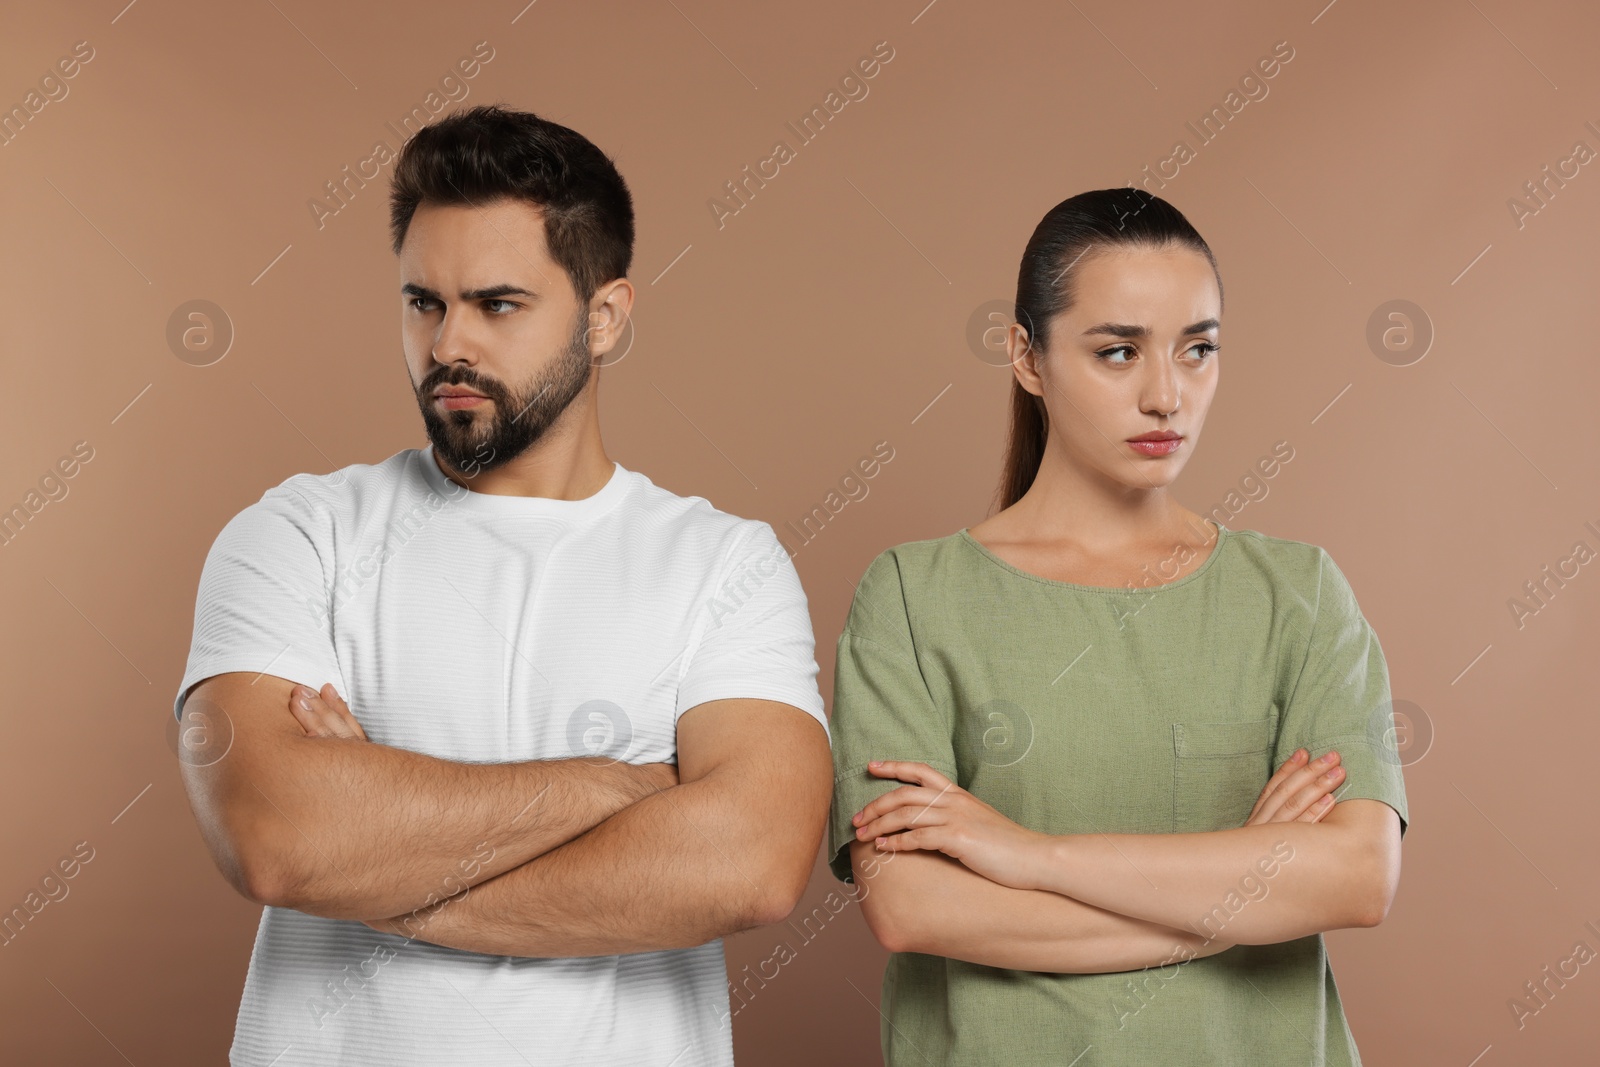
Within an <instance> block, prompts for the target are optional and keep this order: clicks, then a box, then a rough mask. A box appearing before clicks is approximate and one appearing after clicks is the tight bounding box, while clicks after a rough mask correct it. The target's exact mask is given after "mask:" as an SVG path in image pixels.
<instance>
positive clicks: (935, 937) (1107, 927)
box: [851, 842, 1232, 974]
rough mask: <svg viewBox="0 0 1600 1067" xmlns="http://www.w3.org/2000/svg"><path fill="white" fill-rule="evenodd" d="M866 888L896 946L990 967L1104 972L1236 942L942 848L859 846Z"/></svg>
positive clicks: (875, 921) (873, 915) (882, 934)
mask: <svg viewBox="0 0 1600 1067" xmlns="http://www.w3.org/2000/svg"><path fill="white" fill-rule="evenodd" d="M851 855H852V859H853V861H854V863H853V867H854V871H855V878H856V898H857V899H858V900H859V901H860V902H861V907H862V912H863V914H864V915H865V917H866V919H867V923H868V925H869V926H871V927H872V930H873V933H874V935H875V936H877V938H878V940H879V942H880V943H881V944H883V945H884V947H885V948H888V949H890V950H891V951H894V952H922V953H927V954H929V955H934V956H947V957H949V958H951V959H958V960H965V961H967V962H969V963H978V964H983V965H984V966H988V967H1004V968H1008V969H1012V970H1022V971H1046V972H1052V973H1058V974H1100V973H1105V972H1110V971H1131V970H1137V969H1139V968H1142V967H1153V966H1162V965H1165V964H1170V963H1174V962H1179V961H1182V960H1186V959H1191V958H1195V957H1199V956H1210V955H1215V954H1216V953H1218V952H1221V951H1223V950H1224V949H1227V948H1229V947H1231V946H1232V942H1230V941H1227V940H1225V939H1221V938H1218V939H1214V940H1210V941H1208V940H1207V939H1205V938H1203V937H1201V936H1199V935H1197V934H1195V933H1193V932H1191V931H1187V930H1175V929H1172V928H1170V927H1167V926H1163V925H1161V924H1159V923H1153V922H1148V921H1146V920H1143V919H1135V918H1131V917H1129V916H1126V915H1120V914H1118V913H1116V912H1113V911H1107V910H1105V909H1103V908H1098V907H1095V906H1093V905H1091V904H1085V903H1083V902H1082V901H1079V900H1074V899H1072V898H1071V897H1065V896H1062V895H1060V894H1058V893H1051V892H1046V891H1044V890H1034V889H1013V888H1011V887H1010V886H1003V885H1000V884H998V883H996V882H991V881H990V880H989V879H987V878H985V877H984V876H983V875H981V874H978V873H977V872H975V871H972V870H970V869H968V868H967V867H965V866H963V865H962V864H961V863H959V862H957V861H956V860H953V859H951V858H950V857H948V856H944V855H941V854H940V853H937V852H922V851H913V852H886V853H877V852H874V850H873V848H872V844H871V842H856V843H854V844H852V846H851Z"/></svg>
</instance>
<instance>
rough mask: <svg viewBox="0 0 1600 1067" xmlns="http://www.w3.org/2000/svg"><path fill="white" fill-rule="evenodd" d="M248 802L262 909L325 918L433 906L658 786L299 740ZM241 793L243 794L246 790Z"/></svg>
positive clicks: (616, 770) (605, 771) (601, 765)
mask: <svg viewBox="0 0 1600 1067" xmlns="http://www.w3.org/2000/svg"><path fill="white" fill-rule="evenodd" d="M256 782H259V783H260V784H259V785H256V784H251V785H249V787H248V789H249V790H252V791H253V792H254V793H255V794H256V796H255V798H254V802H250V798H249V797H248V796H241V798H240V799H241V800H242V801H245V802H246V804H245V808H246V810H247V811H250V812H251V813H252V816H253V820H252V821H253V823H254V826H253V836H254V838H255V840H256V841H257V842H258V845H259V846H260V847H259V848H258V857H259V858H258V859H257V860H256V863H255V872H254V875H253V878H252V881H254V882H255V883H256V884H257V885H259V886H261V891H260V896H261V897H262V898H263V899H264V900H265V902H267V903H273V904H277V905H279V906H283V907H291V908H295V909H298V910H300V911H304V912H307V913H309V914H313V915H323V916H328V917H330V918H351V919H363V918H374V917H378V916H387V915H395V914H398V913H401V912H408V911H411V910H413V909H415V908H418V907H423V906H426V905H427V904H430V903H432V902H434V901H436V900H438V899H441V898H444V897H448V896H450V895H451V894H453V893H456V892H458V891H460V890H461V889H463V888H465V887H467V886H470V885H475V884H477V883H480V882H482V881H483V880H485V879H488V878H493V877H494V876H496V875H499V874H501V873H503V872H504V871H506V870H509V869H511V868H513V867H515V866H516V865H518V864H520V863H524V862H526V861H527V860H528V859H530V858H532V857H534V856H538V855H541V854H542V853H544V852H546V851H548V850H549V849H551V848H554V847H556V846H557V845H560V844H562V843H563V842H566V841H569V840H571V839H572V838H573V837H575V836H577V835H578V834H581V833H583V832H584V831H585V830H588V829H589V828H590V827H592V826H595V825H596V824H597V823H599V822H600V821H601V820H603V819H604V818H606V817H607V816H609V815H611V814H613V813H615V812H617V811H619V810H621V809H622V808H624V807H626V806H627V805H628V804H631V803H633V802H634V801H635V800H637V799H639V798H640V797H641V796H644V795H646V794H647V793H649V792H652V791H654V788H655V787H654V786H653V785H652V784H651V783H650V782H649V780H648V779H647V778H646V777H644V776H643V775H642V774H641V772H640V769H639V768H636V767H632V766H630V765H627V764H613V763H612V762H611V761H609V760H603V759H566V760H535V761H526V762H518V763H456V762H453V761H449V760H442V759H437V758H434V757H432V756H426V755H422V754H420V753H416V752H410V751H407V750H405V749H399V748H392V747H389V746H386V745H379V744H373V743H371V742H367V741H357V740H346V739H342V738H314V737H307V738H293V739H287V740H286V741H285V742H284V747H283V748H282V749H281V750H279V751H278V752H276V753H275V760H274V762H273V764H272V766H271V769H270V770H266V769H263V771H262V772H261V773H259V774H258V775H257V776H256ZM240 788H241V790H243V789H244V788H245V787H240Z"/></svg>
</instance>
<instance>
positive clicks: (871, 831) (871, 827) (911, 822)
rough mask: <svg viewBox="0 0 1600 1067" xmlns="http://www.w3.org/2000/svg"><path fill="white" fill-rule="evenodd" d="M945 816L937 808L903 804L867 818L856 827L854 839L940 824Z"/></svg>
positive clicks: (942, 823)
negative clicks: (870, 818)
mask: <svg viewBox="0 0 1600 1067" xmlns="http://www.w3.org/2000/svg"><path fill="white" fill-rule="evenodd" d="M946 818H947V816H946V815H945V813H944V812H943V811H941V810H940V809H938V808H934V807H930V806H921V807H918V806H914V805H910V804H908V805H905V806H904V807H899V808H895V809H894V810H893V811H889V812H885V813H884V814H882V815H880V816H878V817H877V818H875V819H872V820H869V821H867V822H864V823H862V824H861V825H860V826H858V827H856V840H858V841H871V840H872V839H873V838H875V837H883V836H884V835H885V834H895V833H899V832H900V831H901V830H910V829H914V828H916V827H919V826H942V825H944V823H945V821H946Z"/></svg>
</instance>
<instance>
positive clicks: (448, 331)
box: [400, 200, 591, 477]
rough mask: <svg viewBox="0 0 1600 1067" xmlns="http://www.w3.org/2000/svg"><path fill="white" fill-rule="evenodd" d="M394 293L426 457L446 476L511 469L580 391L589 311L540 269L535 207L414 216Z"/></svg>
mask: <svg viewBox="0 0 1600 1067" xmlns="http://www.w3.org/2000/svg"><path fill="white" fill-rule="evenodd" d="M400 281H401V319H400V323H401V325H400V334H401V340H402V344H403V346H404V348H405V357H406V369H407V372H408V373H409V374H410V376H411V386H412V388H413V389H414V390H416V394H417V406H418V407H420V408H421V409H422V421H423V425H424V426H425V427H426V429H427V433H428V439H429V440H430V441H432V442H433V449H434V453H435V454H436V455H437V456H438V457H439V458H440V459H442V460H443V461H444V462H445V463H447V464H449V466H451V467H452V468H454V469H455V470H456V471H458V472H460V473H462V474H465V475H467V476H468V477H471V476H473V475H476V474H478V473H480V472H482V471H486V470H493V469H495V468H496V467H499V466H501V465H502V464H504V463H507V462H509V461H511V460H512V459H515V458H516V457H517V456H519V455H521V454H522V453H523V452H525V451H526V450H527V449H528V448H530V447H532V446H533V445H534V444H535V443H536V442H537V441H539V440H540V439H541V438H542V437H543V436H544V435H545V433H546V431H547V430H549V429H550V428H551V427H552V426H553V425H555V424H556V422H557V420H558V419H560V418H561V416H562V414H563V413H564V412H566V411H567V409H568V408H569V407H570V406H571V405H572V403H573V401H574V400H575V399H576V398H577V397H578V396H579V394H581V393H582V392H583V389H584V386H585V385H587V384H588V382H589V378H590V373H591V366H590V356H589V348H588V344H587V334H588V308H587V307H584V306H580V305H579V303H578V299H577V294H576V293H575V292H574V291H573V288H572V283H571V280H570V279H569V278H568V277H567V272H566V271H565V270H564V269H563V268H562V267H561V265H560V264H558V263H556V262H555V260H554V259H552V258H551V257H550V252H549V249H548V247H547V246H546V245H545V237H544V218H543V215H542V214H541V212H540V211H539V209H538V208H537V207H536V206H535V205H532V204H529V203H527V202H525V201H520V200H497V201H494V202H491V203H488V204H478V205H442V204H423V205H422V206H420V207H419V208H418V209H417V212H416V214H415V215H414V216H413V217H412V220H411V225H410V228H409V229H408V230H407V231H406V238H405V244H404V245H402V246H401V249H400ZM441 391H443V392H445V393H449V392H457V393H468V394H475V395H468V396H462V397H458V398H453V399H452V398H450V397H447V396H442V395H439V394H440V393H441Z"/></svg>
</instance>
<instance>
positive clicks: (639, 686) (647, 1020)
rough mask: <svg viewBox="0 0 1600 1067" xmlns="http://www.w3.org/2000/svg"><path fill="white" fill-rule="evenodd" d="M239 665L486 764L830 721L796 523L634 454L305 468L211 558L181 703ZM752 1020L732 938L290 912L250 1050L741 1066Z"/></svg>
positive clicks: (274, 927)
mask: <svg viewBox="0 0 1600 1067" xmlns="http://www.w3.org/2000/svg"><path fill="white" fill-rule="evenodd" d="M231 671H255V672H262V673H266V674H272V675H277V676H280V677H283V678H288V679H291V680H293V681H298V682H301V683H303V684H305V685H308V686H311V687H312V688H313V689H316V688H320V687H321V686H322V684H323V683H324V682H332V683H333V684H334V687H335V688H336V689H338V691H339V693H340V694H341V695H342V696H344V698H345V700H346V701H347V702H348V703H349V705H350V708H351V711H352V712H353V713H354V714H355V716H356V718H357V719H358V720H359V721H360V722H361V725H362V728H363V729H364V730H365V731H366V734H367V737H368V738H369V739H370V740H372V741H375V742H378V743H380V744H386V745H393V746H395V747H397V748H404V749H408V750H411V751H414V752H422V753H426V754H428V755H431V756H437V757H440V758H443V759H450V760H458V761H463V762H504V761H513V760H530V759H562V758H567V757H572V756H587V755H609V756H613V757H615V758H618V759H625V760H627V761H628V762H630V763H658V762H676V759H677V740H676V724H677V720H678V716H680V715H682V714H683V713H684V712H685V711H687V710H689V709H690V708H692V707H694V706H695V705H697V704H701V703H704V702H705V701H708V700H719V699H724V698H730V697H747V698H748V697H754V698H763V699H767V700H777V701H782V702H783V703H785V704H791V705H793V706H795V707H797V708H800V709H801V710H803V711H806V712H809V713H810V714H812V715H814V716H815V717H816V718H817V721H818V722H821V723H822V724H823V727H824V728H826V726H827V718H826V715H825V713H824V711H823V703H822V696H821V694H820V693H819V692H818V690H817V662H816V659H815V649H814V644H813V636H812V631H811V619H810V615H809V612H808V610H807V605H806V598H805V594H804V592H803V591H802V590H801V587H800V582H799V578H798V576H797V575H796V573H795V570H794V565H793V564H792V563H791V562H790V560H789V558H788V554H787V552H786V551H785V550H784V548H783V546H782V545H781V544H779V542H778V540H777V537H776V536H775V535H774V534H773V531H772V528H771V527H770V526H769V525H767V524H766V523H764V522H761V521H759V520H753V519H742V518H738V517H736V516H733V515H729V514H726V513H724V512H722V511H718V510H717V509H716V508H714V507H712V506H711V505H710V504H709V503H708V502H707V501H706V500H704V499H702V498H700V497H681V496H678V495H677V494H675V493H672V492H669V491H668V490H666V489H663V488H661V487H659V486H657V485H655V484H654V483H653V482H651V481H650V479H649V478H647V477H645V476H644V475H643V474H640V473H638V472H636V471H630V470H626V469H624V468H623V467H622V465H621V464H618V465H617V466H616V470H615V471H614V473H613V474H612V477H611V479H610V481H608V482H607V483H606V484H605V486H604V488H602V489H601V490H600V491H599V492H598V493H595V494H594V495H593V496H589V497H586V498H584V499H582V500H552V499H548V498H543V497H524V496H498V495H492V494H487V493H479V492H474V491H470V490H467V489H465V488H463V487H462V486H460V485H458V484H457V483H455V482H453V481H451V480H450V479H448V478H446V477H445V475H444V474H443V472H441V471H440V470H439V468H438V465H437V464H436V463H435V461H434V458H433V452H432V449H431V447H429V448H424V449H420V450H419V449H406V450H404V451H402V452H398V453H396V454H395V455H393V456H391V457H390V458H388V459H387V460H384V461H383V462H382V463H378V464H375V465H369V464H356V465H353V466H350V467H346V468H344V469H343V470H340V471H336V472H334V473H333V474H328V475H310V474H297V475H295V476H294V477H292V478H289V479H288V480H286V481H285V482H284V483H283V484H282V485H279V486H277V487H275V488H272V489H269V490H267V492H266V493H265V494H264V495H263V496H262V498H261V500H260V501H259V502H257V503H255V504H252V505H250V506H249V507H247V508H245V509H244V510H243V511H241V512H240V513H239V514H238V515H237V516H235V517H234V518H233V519H232V520H230V521H229V522H228V524H227V525H226V526H225V527H224V528H223V530H222V532H221V533H220V534H218V536H217V539H216V542H215V543H214V544H213V545H212V548H211V551H210V553H209V554H208V555H207V557H206V562H205V568H204V570H203V572H202V574H201V578H200V589H199V596H198V600H197V604H196V607H195V626H194V641H193V645H192V646H191V648H190V652H189V661H188V668H187V670H186V671H185V672H184V676H183V682H182V685H181V686H180V687H179V690H178V696H177V699H176V700H175V701H174V703H173V712H174V714H175V715H177V716H178V717H180V718H181V716H182V709H183V699H184V697H185V696H186V695H187V694H188V692H189V689H190V688H191V687H192V686H194V685H196V684H198V683H199V682H201V681H203V680H205V679H206V678H209V677H211V676H213V675H217V674H223V673H227V672H231ZM284 714H285V715H288V714H289V711H288V708H287V707H285V709H284ZM476 844H477V843H476V842H471V841H463V842H462V857H463V859H467V858H469V857H470V856H471V854H472V852H473V850H474V848H475V846H476ZM728 1019H729V1015H728V989H727V974H726V967H725V964H724V959H723V952H722V942H721V941H720V940H717V941H711V942H708V943H707V944H704V945H700V946H698V947H695V948H690V949H674V950H668V951H661V952H644V953H632V954H627V955H619V956H600V957H581V958H551V959H539V958H527V957H513V956H496V955H488V954H484V953H477V952H464V951H461V950H458V949H452V948H446V947H443V946H439V945H433V944H430V943H427V942H423V941H410V940H408V939H406V938H403V937H399V936H396V935H392V934H385V933H381V932H379V931H377V930H374V929H372V928H371V927H369V926H366V925H364V924H362V923H360V922H356V921H353V920H340V919H327V918H321V917H319V916H313V915H307V914H304V913H302V912H298V911H294V910H292V909H288V908H276V907H267V908H265V909H263V911H262V915H261V924H260V927H259V929H258V931H257V933H256V941H255V950H254V951H253V952H252V954H251V956H250V968H249V972H248V974H247V976H246V979H245V987H244V996H243V998H242V1000H241V1002H240V1005H239V1017H238V1023H237V1026H236V1028H235V1032H234V1042H233V1048H232V1052H231V1060H230V1062H231V1063H233V1064H235V1065H241V1064H251V1065H261V1067H266V1065H267V1064H275V1065H276V1067H301V1065H306V1067H309V1065H314V1064H315V1065H321V1064H327V1065H333V1064H354V1063H364V1064H365V1063H371V1064H385V1065H405V1064H419V1065H420V1064H427V1065H430V1067H432V1065H438V1064H446V1063H462V1064H466V1063H470V1064H474V1065H480V1067H496V1065H500V1064H505V1065H507V1067H511V1065H515V1067H527V1065H528V1064H530V1063H532V1064H568V1065H573V1064H594V1065H601V1064H604V1065H608V1067H609V1065H613V1064H623V1063H628V1064H633V1063H639V1064H644V1063H649V1064H659V1065H661V1067H666V1065H667V1064H671V1065H672V1067H692V1065H700V1064H706V1065H713V1064H714V1065H727V1064H732V1063H733V1046H732V1034H731V1029H730V1026H729V1023H728ZM286 1049H287V1050H288V1051H287V1052H286V1051H285V1050H286ZM279 1057H282V1058H281V1059H280V1058H279Z"/></svg>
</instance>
